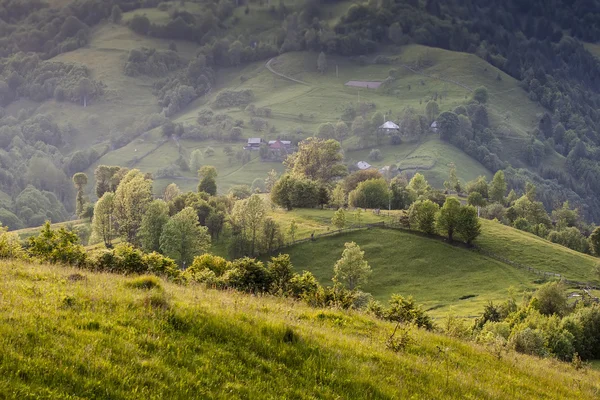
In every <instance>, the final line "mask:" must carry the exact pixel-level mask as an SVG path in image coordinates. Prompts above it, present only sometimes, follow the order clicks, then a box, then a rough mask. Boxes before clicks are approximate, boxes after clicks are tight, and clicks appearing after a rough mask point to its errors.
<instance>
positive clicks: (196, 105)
mask: <svg viewBox="0 0 600 400" xmlns="http://www.w3.org/2000/svg"><path fill="white" fill-rule="evenodd" d="M598 7H599V5H598V4H597V2H595V1H582V2H578V1H577V2H561V1H555V2H553V4H552V6H551V7H550V6H548V5H547V4H546V3H544V4H541V3H540V4H536V3H532V2H525V1H507V2H504V1H498V2H491V3H490V2H487V3H485V4H479V3H477V2H454V1H451V2H440V1H437V0H428V1H426V2H418V1H397V2H393V1H380V2H369V3H356V4H351V3H349V2H344V1H340V2H334V1H322V2H319V1H317V0H309V1H306V2H300V1H283V0H282V1H280V2H278V3H277V4H271V3H268V4H264V3H258V2H252V1H248V2H243V3H242V2H231V1H229V0H222V1H219V2H217V3H215V2H208V1H182V2H158V1H152V0H145V1H125V0H123V1H120V0H114V1H94V0H85V1H84V0H78V1H72V2H69V1H57V2H53V1H49V2H44V1H37V0H31V1H8V0H7V1H3V2H2V3H0V20H1V24H0V25H1V28H2V29H0V35H2V38H1V41H2V54H1V56H2V57H3V58H2V60H1V62H0V103H1V104H0V105H1V106H2V107H4V108H3V110H2V113H1V115H2V118H1V119H0V121H1V122H0V125H2V126H1V127H0V145H1V146H0V147H1V148H2V151H1V152H0V163H1V165H2V169H1V171H0V216H1V220H2V222H3V224H4V225H7V226H9V227H11V228H21V227H24V226H35V225H40V224H41V223H42V222H43V221H44V220H45V219H51V220H52V221H61V220H65V219H68V218H69V217H70V216H72V215H74V213H75V211H76V210H75V202H74V188H73V184H72V182H71V179H70V177H71V176H72V175H73V174H75V173H77V172H84V171H85V172H87V173H88V175H91V172H93V169H94V168H95V167H96V166H97V165H99V164H108V165H122V166H127V167H133V166H139V167H140V168H141V169H143V170H145V171H147V172H152V173H153V175H155V178H158V179H160V180H161V184H162V187H163V188H164V187H165V186H166V185H167V184H168V183H169V180H173V179H180V180H182V184H184V182H188V181H190V180H193V179H194V176H195V169H197V168H196V167H197V166H198V165H199V164H216V165H222V167H221V166H220V167H219V169H230V171H231V172H228V173H227V174H221V177H220V178H219V179H224V182H226V183H227V186H229V187H230V186H232V185H236V184H240V183H242V182H244V183H246V184H247V185H248V186H250V184H251V183H252V182H253V181H254V180H255V179H256V178H260V179H264V178H265V175H266V173H267V172H268V171H269V170H271V169H272V168H271V167H274V168H275V170H277V171H281V170H282V168H281V167H280V166H278V165H280V164H279V163H278V162H277V161H281V160H282V159H283V158H284V156H281V155H278V154H273V153H269V152H268V151H267V152H265V153H261V154H260V157H259V158H257V157H255V156H256V154H252V153H251V152H250V153H249V152H244V151H242V150H241V147H242V146H243V144H244V140H245V138H247V137H251V136H256V135H260V136H263V135H266V136H268V138H269V139H273V140H274V139H282V140H287V139H290V140H291V141H292V142H293V143H294V144H295V143H297V142H299V141H300V140H302V139H303V138H306V137H308V136H312V135H315V134H319V135H320V136H322V137H326V138H329V137H333V138H336V139H338V140H341V141H343V142H345V144H344V145H343V147H344V148H345V149H346V150H348V157H347V158H346V163H347V165H348V166H350V167H352V166H353V165H354V163H355V162H356V161H359V159H356V158H354V156H356V157H364V158H367V157H366V154H365V155H364V156H363V155H362V153H360V150H361V149H367V150H369V151H370V150H379V151H381V150H382V149H383V148H385V147H386V144H388V143H387V142H390V143H389V144H392V145H393V146H397V147H395V149H398V150H396V151H395V153H394V155H393V156H392V155H391V154H390V153H389V152H388V153H386V152H385V151H383V152H382V153H380V154H381V155H378V153H376V152H375V153H373V154H372V158H370V160H371V161H374V162H375V163H378V164H379V165H381V166H390V165H393V166H396V167H398V171H399V172H403V171H405V172H406V173H408V174H409V175H410V174H412V173H414V172H416V171H417V170H425V171H427V170H428V169H430V168H431V169H432V171H435V170H436V169H437V170H439V169H440V165H439V161H438V165H437V166H436V165H435V162H436V160H441V159H443V156H442V155H441V154H435V153H427V152H428V151H429V150H423V151H421V154H423V153H424V154H423V155H422V156H419V158H410V157H411V156H410V155H409V154H410V146H411V144H410V143H409V142H410V141H408V142H407V141H405V140H397V139H395V138H394V137H392V138H387V137H379V136H378V134H377V128H376V127H377V126H379V123H380V122H382V121H383V120H384V119H387V118H390V117H392V119H394V120H395V121H397V122H399V123H400V128H401V131H402V135H405V134H407V133H408V134H409V135H413V136H414V137H415V138H417V139H418V140H421V141H422V140H424V138H427V137H429V136H430V135H431V133H432V132H430V129H429V126H430V124H431V122H432V121H433V120H437V121H438V122H439V123H440V127H441V129H440V131H439V132H438V134H439V135H440V136H441V139H442V141H443V142H444V143H445V144H447V146H446V148H447V149H459V150H462V151H463V152H464V153H466V154H467V155H468V156H469V157H470V158H472V159H473V160H476V161H477V162H479V163H481V165H482V166H483V168H482V167H477V168H479V170H478V171H477V172H471V173H470V174H469V173H463V172H461V165H458V170H459V175H464V176H467V175H470V176H472V175H473V174H482V175H487V176H491V173H494V172H496V171H498V170H504V171H505V174H506V178H507V182H508V185H509V188H510V189H515V190H516V191H517V192H521V193H523V192H524V191H525V185H526V183H527V182H533V183H535V185H536V186H537V196H538V198H539V199H540V200H541V201H542V202H543V204H544V205H545V207H546V209H547V210H551V209H553V208H557V207H558V206H560V205H561V204H562V203H563V202H564V201H566V200H569V201H570V203H571V205H572V206H575V207H577V208H578V209H579V210H580V213H581V214H582V215H583V216H584V217H585V218H586V219H587V220H588V221H594V220H596V219H597V217H598V210H599V209H600V207H598V206H599V204H598V203H597V200H596V199H597V197H598V196H597V195H598V194H599V193H600V179H599V178H598V174H599V172H600V170H599V166H598V160H599V159H600V156H598V154H600V152H599V151H598V150H597V146H598V140H599V139H598V137H597V134H596V132H597V131H598V123H599V121H600V119H599V118H600V116H599V115H598V112H597V108H598V101H599V99H598V96H597V94H596V92H597V89H598V85H600V83H599V80H598V77H599V71H600V69H599V64H598V60H597V59H596V58H595V57H594V56H593V55H592V54H591V53H590V52H589V51H588V50H587V48H589V47H587V48H586V46H584V44H585V42H596V41H597V40H598V39H600V38H598V35H600V33H599V32H598V29H597V28H595V27H594V26H595V25H594V23H595V21H596V20H597V19H598V12H597V11H598ZM583 27H586V28H583ZM587 27H589V29H588V28H587ZM109 32H112V35H109V34H108V33H109ZM412 43H415V44H419V45H425V46H430V47H431V48H432V49H431V51H428V50H427V48H426V47H419V48H415V47H410V45H411V44H412ZM434 48H441V49H447V50H451V51H452V52H467V53H472V54H474V55H475V56H477V57H479V58H480V60H481V63H482V64H481V66H479V67H478V68H477V69H475V70H473V71H470V70H469V75H462V74H464V73H465V71H467V70H468V69H469V66H468V64H467V63H465V64H462V63H459V62H461V61H458V62H457V60H458V59H454V58H451V57H452V56H451V55H450V54H451V53H448V54H446V53H444V54H442V53H438V52H437V49H434ZM298 52H308V53H298ZM313 52H314V53H313ZM317 53H319V57H316V54H317ZM298 54H300V55H302V54H306V55H310V54H315V58H314V61H311V63H314V64H312V65H302V64H296V66H298V65H302V67H301V68H299V69H297V68H296V69H294V67H291V65H292V64H287V63H286V58H285V57H287V55H289V56H290V57H292V58H290V59H289V60H297V59H294V58H293V57H296V55H298ZM456 54H461V53H456ZM282 55H283V56H284V57H282ZM276 56H279V58H280V60H278V61H277V62H276V63H274V64H273V65H272V68H275V69H278V68H279V70H280V71H282V72H283V73H284V74H288V76H289V75H290V74H291V76H296V77H299V78H302V76H304V77H305V78H304V79H305V80H306V81H307V82H308V84H309V86H313V87H314V88H315V90H316V89H318V88H319V87H327V85H328V84H329V82H334V78H333V76H334V75H335V77H336V79H340V78H339V75H340V74H342V76H343V77H344V78H346V79H348V78H349V79H360V78H362V77H365V78H366V77H369V76H371V79H373V78H375V79H376V80H379V81H382V82H383V84H382V85H381V88H380V89H378V90H377V91H376V92H372V93H363V100H362V102H361V100H360V95H359V100H358V103H356V104H355V103H354V101H353V100H352V94H351V93H354V92H353V91H352V90H350V89H337V87H340V88H341V87H342V85H341V84H340V83H337V82H336V83H335V84H336V85H339V86H336V89H335V90H337V91H339V96H337V97H338V98H343V102H340V101H339V100H338V104H337V105H336V109H329V108H327V107H329V106H328V105H327V106H326V105H324V104H327V103H329V100H328V99H327V97H326V94H325V93H319V92H315V91H314V90H310V89H307V90H308V91H310V93H311V94H308V93H306V94H304V93H300V92H299V88H298V87H299V86H298V85H299V84H297V83H296V84H295V83H291V82H287V83H285V81H284V80H282V81H281V82H280V83H277V82H276V81H274V79H276V78H274V77H271V78H269V76H271V75H269V74H270V73H269V72H268V71H266V72H263V70H262V69H260V68H262V65H263V64H264V63H265V62H266V61H267V60H269V59H271V58H273V57H276ZM302 57H304V56H302ZM311 57H312V56H310V57H304V60H309V59H310V60H313V58H311ZM317 58H318V60H317ZM104 59H106V60H110V61H104V62H102V61H100V60H104ZM450 60H452V61H450ZM466 60H467V59H465V61H466ZM468 63H470V64H471V65H472V64H473V61H472V60H470V59H469V61H468ZM449 66H452V67H453V68H449ZM334 71H335V73H334ZM301 75H302V76H301ZM313 76H314V78H313ZM319 76H321V78H319ZM485 76H487V78H485V79H484V78H482V77H485ZM277 79H282V78H277ZM440 79H442V80H440ZM236 81H237V82H239V83H235V82H236ZM299 81H303V80H302V79H299ZM513 81H514V82H515V84H516V83H518V84H519V85H520V87H521V88H518V87H515V86H512V85H513V83H512V82H513ZM436 82H437V83H436ZM440 82H443V85H439V83H440ZM436 84H437V85H438V86H436ZM277 85H279V86H277ZM294 85H295V86H294ZM459 85H462V86H459ZM480 86H486V87H485V88H483V87H480ZM458 88H462V89H460V90H459V89H458ZM475 89H477V90H475ZM522 90H524V91H525V93H527V95H528V98H529V99H526V98H525V97H522V96H521V94H520V91H522ZM284 91H287V92H286V93H287V94H286V96H287V97H285V99H286V100H285V101H284V102H280V101H279V100H281V99H282V98H283V97H281V96H283V93H284ZM374 93H376V94H374ZM294 96H296V97H297V98H307V99H308V98H310V97H306V96H312V99H313V101H312V103H311V104H309V103H302V102H300V103H299V104H301V105H300V106H295V107H288V108H286V107H284V106H283V105H284V104H286V102H287V101H288V100H287V99H288V98H289V99H292V98H293V97H294ZM515 99H518V103H515V102H514V100H515ZM511 100H512V101H511ZM334 101H335V100H334ZM318 103H324V104H322V107H317V110H319V109H321V110H322V111H317V112H315V111H311V110H310V108H311V107H313V106H314V105H315V104H318ZM339 103H342V104H339ZM530 103H531V104H530ZM533 103H536V104H537V105H533ZM290 105H291V104H290ZM304 107H306V109H304ZM289 110H293V111H292V113H290V112H289ZM321 112H322V113H321ZM386 117H387V118H386ZM182 140H183V142H182ZM392 148H394V147H392ZM120 149H122V150H121V151H120V152H119V150H120ZM187 149H195V150H198V152H196V153H195V154H192V153H193V152H192V151H191V150H187ZM215 149H216V152H215ZM353 151H354V153H353ZM369 151H367V153H369ZM444 151H445V150H444ZM134 153H137V154H135V155H133V156H132V155H131V154H134ZM155 154H159V155H160V157H153V155H155ZM454 158H458V157H456V156H454ZM378 159H379V161H378ZM452 161H453V160H450V162H452ZM432 162H433V163H434V166H433V167H431V163H432ZM443 162H445V163H446V164H445V165H444V167H443V168H442V169H441V171H443V172H442V173H446V171H447V170H448V167H447V161H446V159H444V161H443ZM123 164H127V165H123ZM473 168H475V167H473V166H471V165H470V164H469V166H468V167H465V169H468V170H469V171H471V170H473ZM238 170H244V171H246V173H245V174H243V175H241V174H240V172H239V171H238ZM41 171H44V173H42V172H41ZM426 173H427V172H426ZM436 173H437V174H438V175H437V176H439V173H440V171H436ZM429 178H430V179H432V181H434V182H436V181H439V178H437V179H436V178H435V177H434V173H433V172H432V173H431V176H429ZM470 179H472V178H470ZM229 182H231V183H229ZM184 186H185V184H184ZM90 194H92V195H93V193H90ZM157 194H159V193H157ZM92 197H93V196H92Z"/></svg>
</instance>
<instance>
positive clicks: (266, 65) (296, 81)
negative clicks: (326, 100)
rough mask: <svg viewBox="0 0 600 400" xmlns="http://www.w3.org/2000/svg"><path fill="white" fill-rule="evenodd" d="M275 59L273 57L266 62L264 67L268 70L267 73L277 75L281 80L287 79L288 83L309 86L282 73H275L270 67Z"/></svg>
mask: <svg viewBox="0 0 600 400" xmlns="http://www.w3.org/2000/svg"><path fill="white" fill-rule="evenodd" d="M276 58H277V57H273V58H271V59H270V60H269V61H267V63H266V64H265V67H267V69H268V70H269V71H271V73H273V74H275V75H277V76H279V77H281V78H283V79H287V80H288V81H292V82H295V83H299V84H301V85H306V86H310V84H308V83H306V82H304V81H301V80H299V79H295V78H292V77H291V76H287V75H284V74H282V73H280V72H277V71H275V70H274V69H273V66H272V65H271V62H273V60H275V59H276Z"/></svg>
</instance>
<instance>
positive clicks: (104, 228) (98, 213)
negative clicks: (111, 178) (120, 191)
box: [92, 192, 116, 248]
mask: <svg viewBox="0 0 600 400" xmlns="http://www.w3.org/2000/svg"><path fill="white" fill-rule="evenodd" d="M114 209H115V194H114V193H112V192H106V193H104V195H103V196H102V197H101V198H100V199H99V200H98V201H97V202H96V206H95V207H94V217H93V219H92V233H93V234H94V235H95V237H97V238H99V239H101V240H102V241H103V242H104V245H105V246H106V247H107V248H111V247H112V239H113V238H114V237H115V234H116V230H115V223H114V221H113V213H114Z"/></svg>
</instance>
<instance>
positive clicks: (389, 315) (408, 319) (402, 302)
mask: <svg viewBox="0 0 600 400" xmlns="http://www.w3.org/2000/svg"><path fill="white" fill-rule="evenodd" d="M383 318H384V319H387V320H389V321H394V322H403V323H406V324H415V325H416V326H418V327H420V328H425V329H427V330H432V329H433V327H434V325H433V320H432V319H431V317H429V315H427V313H426V312H425V311H424V310H423V309H422V308H421V306H420V305H418V304H417V303H416V302H415V301H414V299H413V298H412V297H410V296H409V297H406V298H405V297H403V296H401V295H399V294H393V295H392V297H391V298H390V300H389V307H388V308H387V309H386V310H384V311H383Z"/></svg>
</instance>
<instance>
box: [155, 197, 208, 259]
mask: <svg viewBox="0 0 600 400" xmlns="http://www.w3.org/2000/svg"><path fill="white" fill-rule="evenodd" d="M209 248H210V235H209V234H208V229H207V228H206V227H205V226H200V223H199V222H198V215H197V214H196V211H194V209H193V208H191V207H186V208H184V209H183V210H181V211H180V212H178V213H177V214H175V215H174V216H173V217H171V218H170V219H169V221H168V222H167V223H166V224H165V227H164V229H163V232H162V234H161V236H160V249H161V250H162V252H163V253H164V254H165V255H166V256H168V257H170V258H172V259H173V260H175V261H176V262H177V264H179V266H181V267H185V266H186V265H190V264H191V263H192V261H193V260H194V257H195V256H197V255H199V254H201V253H203V252H206V251H208V249H209Z"/></svg>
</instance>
